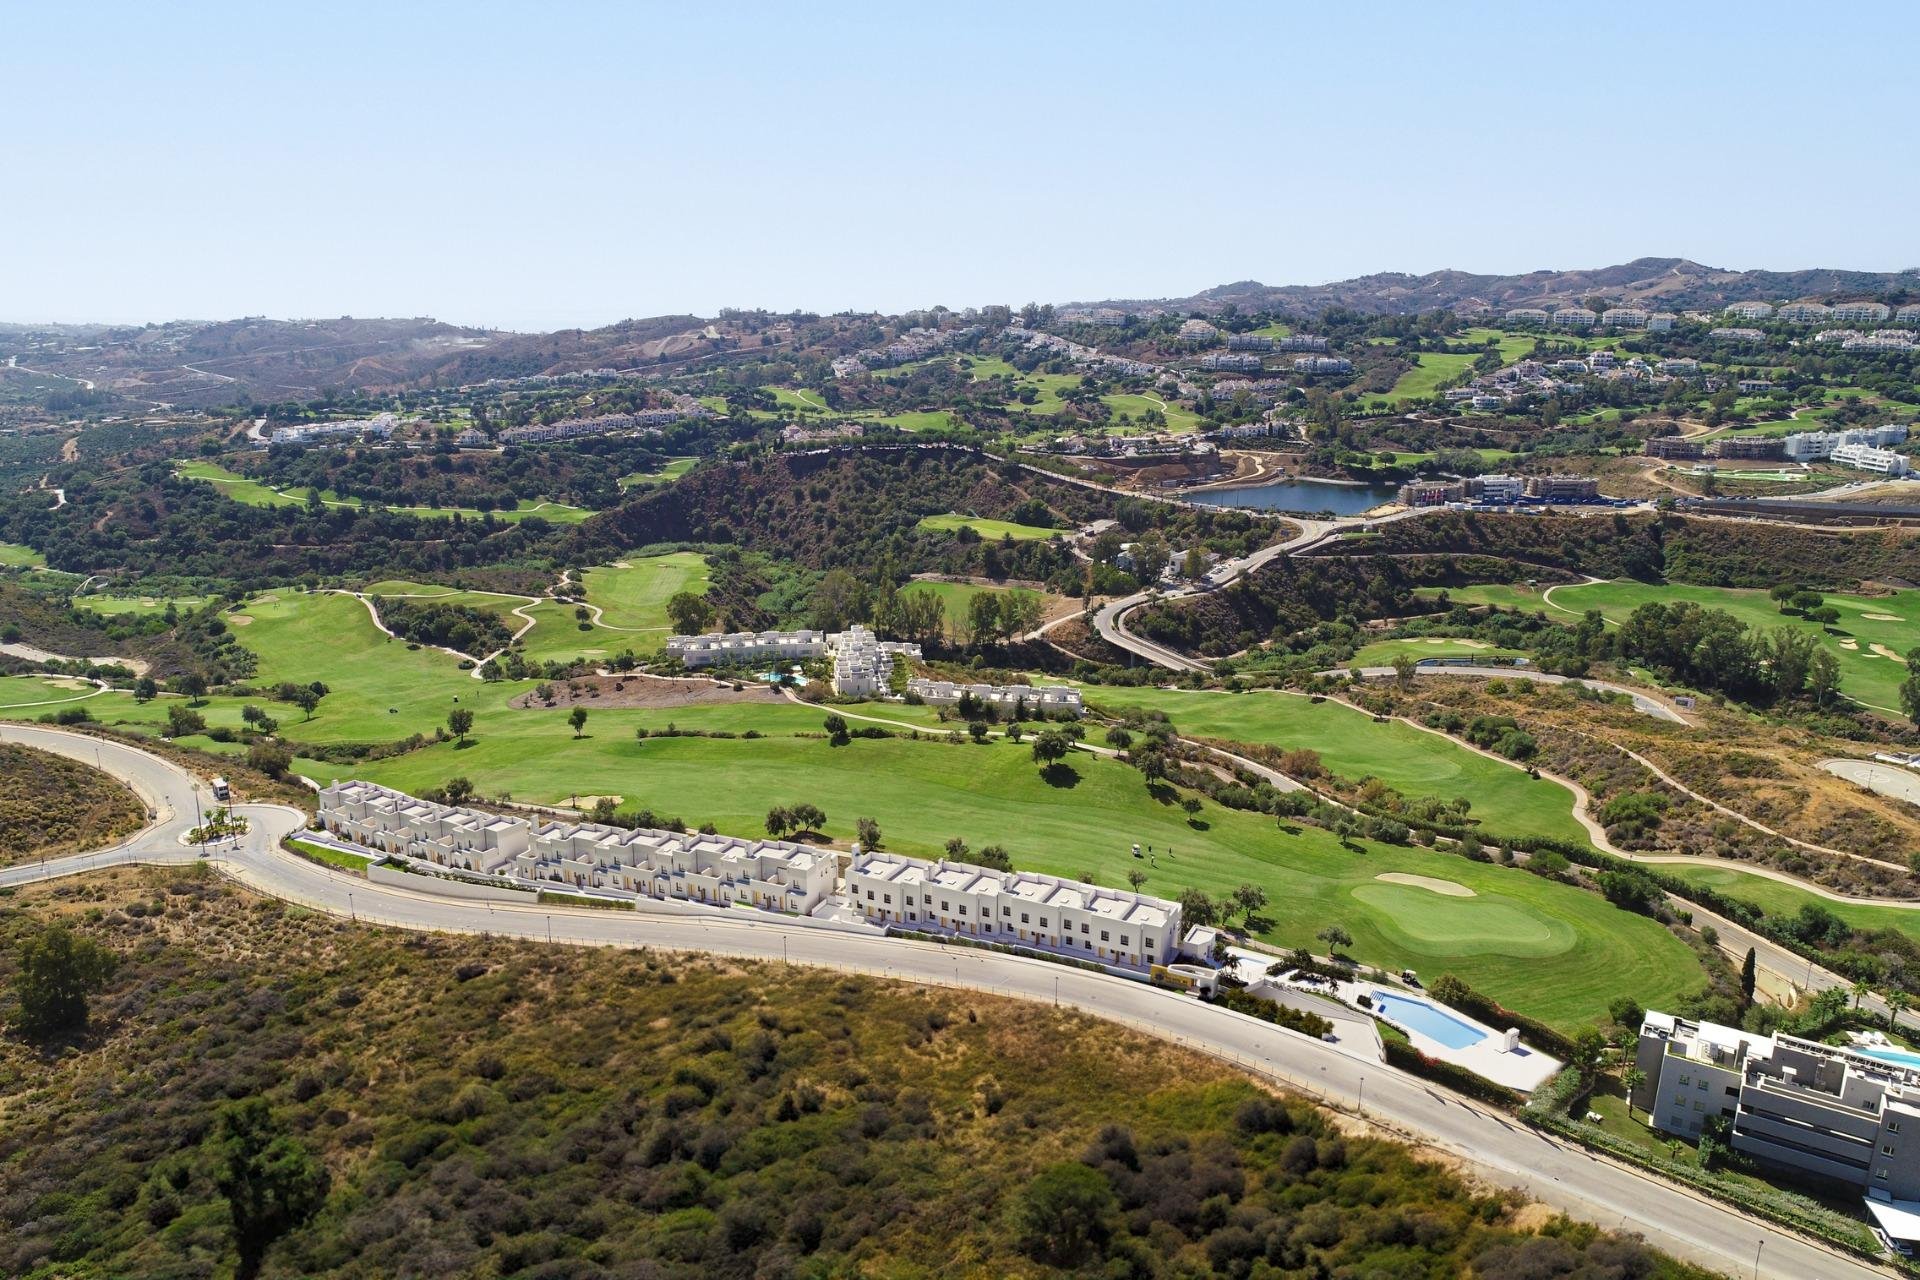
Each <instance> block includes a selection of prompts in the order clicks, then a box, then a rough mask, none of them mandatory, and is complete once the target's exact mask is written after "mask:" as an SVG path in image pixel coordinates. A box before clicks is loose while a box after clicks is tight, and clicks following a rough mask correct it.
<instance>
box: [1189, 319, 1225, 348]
mask: <svg viewBox="0 0 1920 1280" xmlns="http://www.w3.org/2000/svg"><path fill="white" fill-rule="evenodd" d="M1219 336H1220V331H1219V330H1218V329H1216V328H1214V327H1213V326H1212V325H1210V324H1208V323H1207V322H1206V321H1205V320H1182V321H1181V322H1180V333H1179V338H1180V341H1182V342H1191V343H1193V344H1195V345H1196V346H1202V347H1204V346H1206V345H1207V344H1208V343H1210V342H1212V341H1214V340H1215V339H1216V338H1218V337H1219Z"/></svg>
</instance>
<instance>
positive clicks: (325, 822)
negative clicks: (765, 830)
mask: <svg viewBox="0 0 1920 1280" xmlns="http://www.w3.org/2000/svg"><path fill="white" fill-rule="evenodd" d="M319 817H320V825H321V826H322V827H323V828H324V829H325V830H327V831H328V832H331V833H332V834H333V835H335V836H338V837H339V838H341V839H343V840H348V841H351V842H352V843H354V844H357V845H360V846H362V847H364V848H367V849H373V850H376V851H378V852H381V853H390V854H397V855H400V856H402V857H407V858H414V859H418V860H420V861H422V862H431V863H433V864H434V865H436V866H442V867H446V868H448V869H450V870H456V871H478V872H488V873H492V874H495V875H505V876H509V877H512V878H516V879H520V880H526V881H541V882H549V883H559V884H564V885H568V886H570V887H573V888H579V889H603V890H612V891H614V892H616V893H627V894H633V895H636V896H642V897H650V898H681V899H685V900H686V901H688V902H704V903H708V904H710V905H714V906H723V907H724V906H732V905H733V904H735V903H737V902H745V903H748V904H750V905H752V906H756V907H764V908H766V909H768V910H772V911H791V912H796V913H799V914H805V913H807V912H810V911H812V910H813V908H814V907H816V906H818V905H819V904H820V902H821V900H822V899H824V898H825V897H826V896H827V895H828V894H830V893H832V892H833V890H834V886H835V871H836V867H837V859H836V855H835V854H833V853H832V852H831V851H827V852H822V851H819V850H815V849H810V848H808V847H807V846H805V845H799V844H788V843H786V842H785V841H779V840H740V839H736V838H734V837H732V836H717V835H704V834H701V833H698V832H694V833H690V834H683V833H680V832H676V831H655V830H649V829H645V828H641V829H636V830H628V829H627V828H624V827H611V826H606V825H603V824H600V823H592V822H579V823H576V822H549V823H540V824H535V823H533V822H529V821H528V820H526V819H524V818H509V817H503V816H502V815H500V814H496V813H487V812H484V811H482V810H479V809H469V808H465V807H463V806H458V805H444V804H435V803H433V802H432V801H430V800H422V799H419V798H418V797H416V796H410V795H407V794H406V793H404V792H400V791H394V790H391V789H389V788H387V787H382V786H379V785H378V784H375V783H371V782H361V781H351V782H339V781H336V782H334V783H333V784H332V785H331V786H328V787H326V788H324V789H323V790H322V791H321V792H320V805H319Z"/></svg>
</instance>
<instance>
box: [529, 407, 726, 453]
mask: <svg viewBox="0 0 1920 1280" xmlns="http://www.w3.org/2000/svg"><path fill="white" fill-rule="evenodd" d="M694 408H699V406H697V405H696V406H694ZM702 412H704V410H702ZM694 416H696V414H695V413H694V411H693V409H685V408H675V409H646V410H641V411H640V412H637V413H607V414H602V415H600V416H599V417H597V418H562V419H560V420H559V421H558V422H529V423H527V424H526V425H525V426H521V427H508V428H507V429H506V430H505V431H502V432H501V433H500V443H501V444H512V445H517V444H548V443H551V442H552V441H555V440H577V439H580V438H582V437H584V436H604V435H609V434H611V433H613V432H615V431H633V430H636V429H638V428H641V427H655V426H662V425H664V424H666V423H668V422H676V421H678V420H679V419H681V418H690V417H694Z"/></svg>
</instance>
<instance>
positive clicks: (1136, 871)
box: [1127, 867, 1147, 893]
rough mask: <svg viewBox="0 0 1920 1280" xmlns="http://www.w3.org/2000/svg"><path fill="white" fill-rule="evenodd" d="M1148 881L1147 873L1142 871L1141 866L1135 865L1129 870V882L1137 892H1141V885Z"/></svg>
mask: <svg viewBox="0 0 1920 1280" xmlns="http://www.w3.org/2000/svg"><path fill="white" fill-rule="evenodd" d="M1146 882H1147V873H1146V872H1144V871H1142V870H1141V869H1140V868H1138V867H1135V868H1133V869H1132V870H1131V871H1128V872H1127V883H1128V884H1130V885H1132V886H1133V891H1134V892H1135V893H1138V892H1140V886H1141V885H1143V884H1145V883H1146Z"/></svg>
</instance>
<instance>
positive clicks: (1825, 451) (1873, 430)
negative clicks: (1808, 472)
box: [1780, 422, 1907, 474]
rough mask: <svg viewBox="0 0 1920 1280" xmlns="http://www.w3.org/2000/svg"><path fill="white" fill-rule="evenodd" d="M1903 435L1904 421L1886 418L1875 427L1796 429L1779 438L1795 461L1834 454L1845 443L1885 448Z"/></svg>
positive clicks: (1804, 460) (1902, 440)
mask: <svg viewBox="0 0 1920 1280" xmlns="http://www.w3.org/2000/svg"><path fill="white" fill-rule="evenodd" d="M1906 438H1907V427H1906V425H1905V424H1904V423H1899V422H1888V423H1884V424H1882V425H1881V426H1877V427H1850V428H1848V429H1847V430H1845V431H1796V432H1794V433H1793V434H1792V435H1790V436H1788V437H1787V438H1786V439H1784V440H1782V441H1781V442H1780V446H1781V450H1782V452H1784V453H1785V454H1786V456H1787V457H1788V458H1789V459H1790V460H1792V461H1794V462H1815V461H1818V460H1820V459H1822V458H1832V457H1834V456H1835V454H1836V451H1837V450H1839V449H1841V448H1844V447H1846V446H1848V445H1861V446H1865V447H1866V448H1869V449H1874V450H1884V449H1885V448H1886V447H1887V446H1888V445H1895V444H1902V443H1904V442H1905V441H1906ZM1902 474H1904V473H1902Z"/></svg>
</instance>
